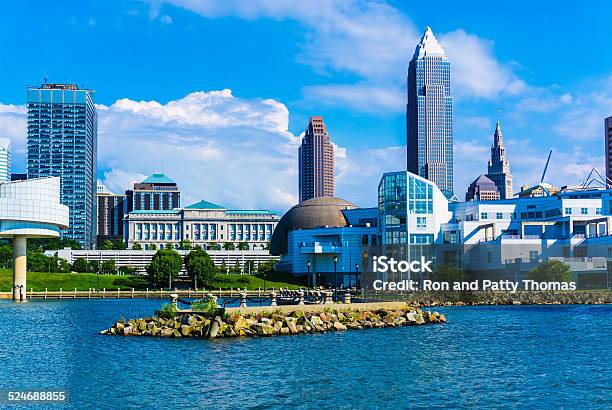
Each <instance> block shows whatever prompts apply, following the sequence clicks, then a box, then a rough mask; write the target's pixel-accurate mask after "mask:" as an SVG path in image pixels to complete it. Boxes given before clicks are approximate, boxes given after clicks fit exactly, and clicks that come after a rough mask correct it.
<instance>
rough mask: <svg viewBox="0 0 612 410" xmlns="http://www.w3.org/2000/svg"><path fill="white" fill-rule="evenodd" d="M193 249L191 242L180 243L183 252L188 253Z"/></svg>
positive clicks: (182, 241)
mask: <svg viewBox="0 0 612 410" xmlns="http://www.w3.org/2000/svg"><path fill="white" fill-rule="evenodd" d="M191 248H192V245H191V242H190V241H188V240H186V239H183V240H181V241H180V242H179V249H180V250H182V251H188V250H190V249H191Z"/></svg>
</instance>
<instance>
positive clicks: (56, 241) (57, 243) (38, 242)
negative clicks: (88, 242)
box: [28, 238, 81, 252]
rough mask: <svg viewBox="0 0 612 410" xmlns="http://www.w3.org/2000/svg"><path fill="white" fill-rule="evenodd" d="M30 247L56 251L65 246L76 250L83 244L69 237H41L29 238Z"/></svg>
mask: <svg viewBox="0 0 612 410" xmlns="http://www.w3.org/2000/svg"><path fill="white" fill-rule="evenodd" d="M28 248H29V249H40V250H41V251H43V252H44V251H56V250H59V249H64V248H71V249H75V250H79V249H81V244H79V242H77V241H76V240H74V239H69V238H41V239H29V240H28Z"/></svg>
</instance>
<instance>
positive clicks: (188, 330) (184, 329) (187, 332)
mask: <svg viewBox="0 0 612 410" xmlns="http://www.w3.org/2000/svg"><path fill="white" fill-rule="evenodd" d="M191 330H192V329H191V326H189V325H182V326H181V335H183V336H189V335H190V334H191Z"/></svg>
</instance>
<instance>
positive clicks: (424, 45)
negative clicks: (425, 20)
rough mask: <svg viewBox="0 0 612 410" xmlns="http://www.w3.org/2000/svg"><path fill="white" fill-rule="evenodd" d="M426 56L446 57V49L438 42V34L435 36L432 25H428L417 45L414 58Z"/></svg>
mask: <svg viewBox="0 0 612 410" xmlns="http://www.w3.org/2000/svg"><path fill="white" fill-rule="evenodd" d="M425 56H442V57H444V49H443V48H442V46H441V45H440V43H438V40H437V39H436V36H434V34H433V31H431V27H427V28H426V29H425V32H424V33H423V37H421V42H420V43H419V44H418V45H417V46H416V50H414V58H422V57H425Z"/></svg>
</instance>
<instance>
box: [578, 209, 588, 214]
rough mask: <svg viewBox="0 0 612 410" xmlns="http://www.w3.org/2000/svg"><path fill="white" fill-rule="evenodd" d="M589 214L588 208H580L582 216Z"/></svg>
mask: <svg viewBox="0 0 612 410" xmlns="http://www.w3.org/2000/svg"><path fill="white" fill-rule="evenodd" d="M588 213H589V210H588V208H580V214H581V215H586V214H588Z"/></svg>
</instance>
